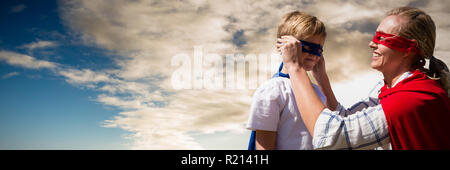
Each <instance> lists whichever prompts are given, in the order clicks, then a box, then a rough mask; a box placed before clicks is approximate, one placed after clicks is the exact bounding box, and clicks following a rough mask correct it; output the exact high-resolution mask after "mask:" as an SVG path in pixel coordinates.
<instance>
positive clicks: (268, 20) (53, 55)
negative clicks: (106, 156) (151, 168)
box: [0, 0, 450, 149]
mask: <svg viewBox="0 0 450 170" xmlns="http://www.w3.org/2000/svg"><path fill="white" fill-rule="evenodd" d="M44 2H45V3H44ZM1 3H2V4H1V6H0V8H1V10H0V13H1V15H0V25H1V27H0V149H246V147H247V143H248V137H249V132H248V131H247V130H246V129H245V128H244V127H245V123H246V121H247V118H248V111H249V109H250V102H251V99H252V94H253V92H254V88H249V86H248V84H250V83H249V82H251V81H253V80H250V78H247V80H248V82H247V86H246V88H244V89H238V88H219V89H206V88H198V89H195V88H192V89H176V88H174V87H173V83H172V82H171V78H172V77H173V75H174V73H176V71H177V69H179V67H180V65H179V63H178V64H176V63H175V65H174V61H173V58H174V56H176V55H179V54H183V55H185V56H189V58H188V59H190V60H192V61H191V62H192V66H194V65H195V62H196V61H195V59H194V58H195V57H194V56H195V55H196V54H195V50H194V49H195V47H201V52H200V53H201V54H204V55H203V59H205V60H206V59H207V58H208V55H206V54H209V53H211V54H212V53H213V54H217V56H219V59H224V60H223V61H224V62H223V63H225V59H226V57H225V56H226V55H227V54H243V55H249V54H255V55H257V56H258V57H260V55H259V54H267V55H270V54H272V53H273V52H274V51H275V41H276V27H277V25H278V23H279V21H280V18H281V17H282V16H283V15H284V14H285V13H287V12H289V11H293V10H300V11H305V12H307V13H309V14H312V15H315V16H317V17H318V18H319V19H321V20H322V21H324V22H325V24H326V27H327V32H328V37H327V39H326V42H325V45H324V56H325V60H326V66H327V71H328V73H329V76H330V79H331V81H332V86H333V89H334V90H335V93H336V95H337V98H338V100H340V101H341V103H343V104H344V105H350V104H351V103H352V102H354V101H356V100H357V99H358V98H360V97H362V96H363V95H364V94H365V93H364V92H365V91H367V90H368V89H369V88H370V87H371V85H372V84H373V83H375V82H376V81H377V80H379V79H380V78H381V75H380V74H379V73H377V72H376V71H373V70H371V69H370V67H369V63H370V58H371V53H370V49H369V48H368V46H367V44H368V43H369V41H370V39H371V37H372V36H373V35H374V32H375V30H376V27H377V25H378V23H379V22H380V21H381V19H382V18H383V17H384V13H385V12H386V11H388V10H389V9H392V8H395V7H400V6H413V7H419V8H420V9H423V10H424V11H425V12H427V13H429V14H430V15H431V16H432V18H433V19H434V21H435V23H436V25H437V46H436V49H435V56H436V57H437V58H440V59H442V60H443V61H445V62H446V63H447V64H448V63H450V59H449V56H450V20H448V17H449V16H450V11H449V10H448V9H449V8H450V2H449V1H447V0H428V1H426V0H398V1H388V0H382V1H381V0H379V1H357V0H353V1H352V0H320V1H315V0H279V1H270V0H251V1H250V0H249V1H242V0H231V1H230V0H226V1H225V0H223V1H222V0H215V1H207V0H177V1H170V0H168V1H159V0H103V1H102V0H95V1H92V0H74V1H69V0H67V1H66V0H61V1H51V0H47V1H32V0H29V1H23V0H15V1H5V2H3V1H2V2H1ZM197 54H198V53H197ZM260 58H261V57H260ZM220 61H222V60H220ZM270 61H272V60H270ZM278 62H279V60H278V61H275V62H268V63H269V64H268V65H269V66H267V67H260V68H254V67H252V68H249V70H247V71H246V72H245V71H244V72H245V73H243V74H244V75H249V73H248V72H251V71H250V70H251V69H258V72H261V73H266V72H267V74H262V76H261V75H259V79H256V80H258V81H257V84H260V83H261V82H263V81H264V80H266V79H268V78H270V74H272V73H274V72H275V71H276V70H275V68H276V67H277V65H278V64H279V63H278ZM223 63H220V64H223ZM249 65H252V64H250V63H248V62H247V64H246V66H249ZM200 66H202V68H203V69H204V70H215V69H217V68H215V67H211V66H208V65H201V64H200ZM226 67H229V65H226V64H225V65H224V66H223V67H220V68H219V69H222V68H225V69H224V70H226ZM249 67H250V66H249ZM236 70H237V71H236V74H240V72H239V69H236ZM193 72H195V71H193ZM193 72H188V73H187V74H190V75H192V80H193V81H191V82H190V83H195V80H201V77H198V76H195V75H194V73H193ZM225 74H226V73H225ZM225 74H223V75H225ZM219 77H220V76H219ZM188 83H189V82H188ZM224 84H226V83H224ZM227 85H228V84H227ZM194 86H195V85H194ZM349 89H350V90H349Z"/></svg>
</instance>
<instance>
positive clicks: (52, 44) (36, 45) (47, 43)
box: [20, 40, 58, 50]
mask: <svg viewBox="0 0 450 170" xmlns="http://www.w3.org/2000/svg"><path fill="white" fill-rule="evenodd" d="M55 46H58V43H56V42H53V41H41V40H39V41H36V42H32V43H29V44H24V45H22V46H21V47H20V48H24V49H28V50H34V49H37V48H48V47H55Z"/></svg>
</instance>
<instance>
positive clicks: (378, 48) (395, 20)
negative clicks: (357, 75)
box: [369, 15, 407, 73]
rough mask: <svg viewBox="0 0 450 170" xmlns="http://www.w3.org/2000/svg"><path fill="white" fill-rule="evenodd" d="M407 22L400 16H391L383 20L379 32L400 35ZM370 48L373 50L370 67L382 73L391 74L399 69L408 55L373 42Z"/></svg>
mask: <svg viewBox="0 0 450 170" xmlns="http://www.w3.org/2000/svg"><path fill="white" fill-rule="evenodd" d="M404 22H406V19H405V18H403V17H400V16H396V15H391V16H388V17H386V18H384V19H383V21H381V23H380V25H379V26H378V28H377V32H383V33H387V34H393V35H398V33H399V29H400V27H399V26H400V24H403V23H404ZM369 47H370V48H372V50H373V51H372V52H373V53H372V54H373V55H372V62H371V63H370V66H371V67H372V68H373V69H376V70H378V71H381V72H383V73H384V72H390V71H392V70H395V69H397V67H399V66H400V65H401V63H402V62H403V58H404V57H402V56H405V55H407V54H406V53H404V52H400V51H396V50H393V49H391V48H388V47H386V46H384V45H382V44H377V43H374V42H373V41H371V42H370V43H369Z"/></svg>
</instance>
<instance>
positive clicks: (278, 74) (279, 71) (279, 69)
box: [272, 62, 290, 78]
mask: <svg viewBox="0 0 450 170" xmlns="http://www.w3.org/2000/svg"><path fill="white" fill-rule="evenodd" d="M281 69H283V62H281V65H280V68H278V72H277V73H275V74H274V75H273V76H272V78H275V77H284V78H290V77H289V74H284V73H282V72H281Z"/></svg>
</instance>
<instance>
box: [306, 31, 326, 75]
mask: <svg viewBox="0 0 450 170" xmlns="http://www.w3.org/2000/svg"><path fill="white" fill-rule="evenodd" d="M303 41H308V42H311V43H315V44H320V45H321V46H322V47H323V44H324V42H325V38H324V37H323V36H320V35H316V36H311V37H309V38H306V39H303ZM319 59H320V58H319V56H316V55H313V54H310V53H306V52H303V58H302V64H303V68H304V69H305V70H306V71H311V70H312V69H313V67H314V66H315V65H316V64H317V63H318V62H319Z"/></svg>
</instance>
